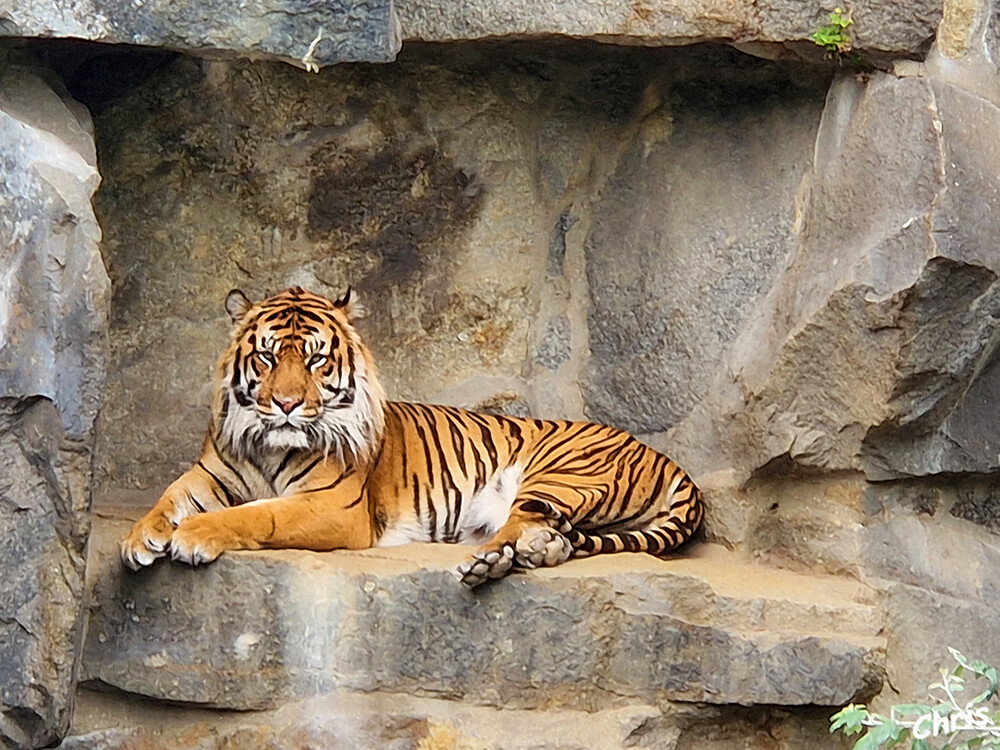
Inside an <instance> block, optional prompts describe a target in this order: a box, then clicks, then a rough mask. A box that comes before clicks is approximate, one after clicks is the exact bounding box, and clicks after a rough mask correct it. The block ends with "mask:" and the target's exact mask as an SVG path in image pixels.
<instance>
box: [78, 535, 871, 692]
mask: <svg viewBox="0 0 1000 750" xmlns="http://www.w3.org/2000/svg"><path fill="white" fill-rule="evenodd" d="M127 526H128V522H127V521H125V520H122V521H115V522H103V523H102V524H101V525H100V527H99V528H98V530H97V531H96V532H95V535H94V537H92V540H91V554H92V555H93V558H92V564H91V568H92V571H93V575H92V577H91V586H92V590H93V602H94V605H93V608H92V611H91V619H90V626H89V629H88V639H87V645H86V647H85V650H84V658H83V676H84V678H85V679H87V680H91V681H96V682H98V683H104V684H106V685H109V686H113V687H116V688H119V689H122V690H126V691H128V692H132V693H137V694H140V695H146V696H150V697H154V698H159V699H166V700H172V701H183V702H186V703H198V704H204V705H208V706H217V707H230V708H262V707H273V706H276V705H279V704H280V703H281V702H283V701H287V700H290V699H297V698H301V697H306V696H309V695H312V694H316V693H323V692H327V691H330V690H335V689H351V690H364V691H372V690H387V691H391V692H402V693H408V694H415V695H425V696H448V697H451V698H453V699H460V700H463V701H467V702H470V703H476V704H483V705H493V706H503V707H507V708H517V707H521V708H532V707H542V706H563V707H566V708H574V709H582V710H598V709H599V708H602V707H606V706H608V705H615V704H617V703H618V702H620V701H622V700H625V701H628V702H650V701H652V702H657V701H662V700H685V701H699V702H707V703H719V704H727V703H738V704H744V705H749V704H783V705H810V704H818V705H838V704H840V703H843V702H844V701H846V700H849V699H851V698H853V697H856V696H858V695H863V694H868V693H871V692H873V691H876V690H877V689H878V686H879V684H880V679H881V678H880V677H879V670H880V667H879V663H880V660H881V656H880V645H879V644H880V639H879V637H878V636H877V632H878V630H879V627H880V623H879V620H878V616H877V615H876V614H875V613H874V612H873V610H872V609H871V600H870V598H869V593H868V591H867V589H866V588H865V587H864V586H861V585H859V584H857V583H854V582H851V581H849V580H846V579H834V578H813V577H810V576H803V575H799V574H795V573H789V572H781V571H775V570H773V569H766V568H759V567H755V566H752V565H747V564H744V563H740V562H738V560H737V559H736V558H735V556H733V555H732V554H731V553H727V552H725V551H723V550H721V549H719V548H717V547H712V546H710V545H701V546H698V547H696V548H692V550H691V551H690V553H689V555H688V556H685V557H680V558H677V559H673V560H669V561H663V560H657V559H655V558H652V557H650V556H647V555H628V554H626V555H618V556H608V557H604V558H594V559H591V560H581V561H574V562H571V563H567V564H565V565H562V566H559V567H556V568H551V569H544V570H539V571H532V572H530V573H528V574H525V575H515V576H511V577H509V578H507V579H505V580H503V581H501V582H499V583H497V584H495V585H491V586H488V587H486V588H484V589H481V590H477V591H476V592H470V591H469V590H467V589H464V588H463V587H461V586H460V585H459V584H458V582H457V581H456V580H455V579H454V578H453V576H452V574H451V570H452V569H453V568H454V567H455V566H456V565H457V564H458V563H459V562H460V561H461V560H462V559H464V557H465V556H466V555H468V549H467V548H462V547H458V546H450V545H409V546H406V547H401V548H389V549H375V550H369V551H364V552H360V553H347V552H334V553H329V554H315V553H306V552H295V551H285V552H271V553H233V554H226V555H224V556H223V557H222V558H221V559H220V560H219V561H217V562H216V563H215V564H213V565H211V566H209V567H206V568H203V569H191V568H188V567H186V566H182V565H175V564H169V563H164V564H162V565H157V566H154V568H153V569H151V570H147V571H143V572H141V573H139V574H133V573H131V572H126V571H125V570H124V569H123V568H122V566H121V563H120V561H119V560H118V559H117V556H116V555H114V554H113V553H114V551H115V545H116V544H117V542H118V541H119V539H120V536H121V534H123V533H124V532H125V530H126V529H127ZM205 623H212V626H211V627H210V628H207V629H206V627H205ZM556 633H557V634H558V637H555V636H554V634H556Z"/></svg>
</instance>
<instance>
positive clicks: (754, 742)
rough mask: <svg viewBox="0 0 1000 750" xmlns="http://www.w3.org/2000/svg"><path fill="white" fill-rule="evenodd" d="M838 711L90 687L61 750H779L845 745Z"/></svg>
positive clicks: (79, 697)
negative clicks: (200, 696) (148, 698)
mask: <svg viewBox="0 0 1000 750" xmlns="http://www.w3.org/2000/svg"><path fill="white" fill-rule="evenodd" d="M829 715H830V709H824V708H815V707H806V708H800V709H793V710H789V709H781V708H773V707H761V708H756V707H755V708H749V709H740V708H733V707H725V708H723V707H719V706H707V705H702V706H695V705H691V704H669V705H662V706H653V705H648V704H633V705H628V706H621V707H618V708H607V709H603V710H599V711H592V712H591V711H574V710H571V709H560V708H549V709H540V710H530V711H527V710H520V709H509V708H508V709H505V708H499V709H498V708H493V707H489V706H472V705H468V704H463V703H458V702H455V701H450V700H442V699H437V698H416V697H413V696H408V695H400V694H398V693H395V694H393V693H378V692H376V693H366V694H360V693H350V692H344V691H338V692H336V693H332V694H330V695H325V696H321V697H317V698H310V699H306V700H302V701H296V702H293V703H289V704H287V705H285V706H282V707H281V708H279V709H277V710H274V711H260V712H249V713H248V712H233V711H221V710H210V709H202V708H192V707H189V706H177V705H164V704H151V703H147V702H142V701H136V700H135V699H134V696H128V695H124V694H120V693H98V692H94V691H89V690H81V691H80V692H79V694H78V695H77V700H76V713H75V715H74V725H73V730H72V734H71V736H70V737H68V738H67V739H66V740H65V741H64V742H63V743H62V744H61V745H60V746H59V748H60V750H135V749H136V748H142V750H187V749H188V748H190V749H191V750H259V749H260V748H265V747H266V748H267V749H268V750H301V749H302V748H304V747H309V748H322V750H357V749H358V748H378V749H379V750H413V748H424V749H425V750H591V748H601V749H602V750H615V749H617V748H626V747H628V748H651V749H655V750H686V749H690V748H698V750H738V749H741V748H745V747H747V746H748V743H749V746H751V747H758V746H760V747H769V748H774V749H775V750H800V749H801V748H805V747H808V748H814V749H815V750H819V749H820V748H841V747H847V744H846V743H841V742H840V741H838V740H839V738H837V737H835V736H831V735H830V733H829V730H828V726H829Z"/></svg>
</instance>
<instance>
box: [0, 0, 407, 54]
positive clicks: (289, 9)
mask: <svg viewBox="0 0 1000 750" xmlns="http://www.w3.org/2000/svg"><path fill="white" fill-rule="evenodd" d="M0 35H2V36H23V37H36V36H37V37H72V38H77V39H89V40H92V41H95V42H111V43H116V44H137V45H143V46H150V47H166V48H168V49H176V50H186V51H189V52H193V53H196V54H211V53H215V54H219V53H223V54H224V53H228V54H229V55H232V56H239V57H258V58H259V57H271V58H278V59H282V60H286V61H288V62H293V63H296V64H298V65H303V66H306V67H311V66H315V67H316V69H318V68H320V67H323V66H325V65H332V64H334V63H338V62H345V61H368V62H389V61H391V60H393V59H394V58H395V57H396V53H397V52H398V51H399V45H400V38H399V24H398V22H397V20H396V17H395V14H394V13H393V10H392V2H391V0H357V1H356V2H355V1H352V2H346V1H345V2H324V3H315V2H287V3H286V2H270V1H269V0H252V1H251V2H244V3H240V4H238V5H234V4H233V3H229V2H204V1H203V0H198V1H197V2H173V1H172V0H153V2H146V3H128V2H117V0H85V2H68V1H67V2H56V3H51V2H43V1H40V0H28V2H5V3H0Z"/></svg>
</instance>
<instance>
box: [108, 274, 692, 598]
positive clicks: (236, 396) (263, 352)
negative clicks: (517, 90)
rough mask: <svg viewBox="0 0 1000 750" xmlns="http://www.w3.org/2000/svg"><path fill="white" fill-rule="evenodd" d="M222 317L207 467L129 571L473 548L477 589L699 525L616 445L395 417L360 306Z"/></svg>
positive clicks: (670, 539) (298, 292) (554, 432)
mask: <svg viewBox="0 0 1000 750" xmlns="http://www.w3.org/2000/svg"><path fill="white" fill-rule="evenodd" d="M226 310H227V311H228V312H229V315H230V316H231V317H232V319H233V322H234V323H235V330H234V333H233V338H232V341H231V342H230V343H229V346H228V347H227V348H226V350H225V352H223V354H222V356H221V358H220V359H219V363H218V366H217V370H216V386H215V394H214V399H213V402H212V418H211V422H210V423H209V428H208V434H207V435H206V436H205V442H204V445H203V447H202V450H201V456H200V458H199V459H198V461H197V463H195V465H194V466H193V467H192V468H191V469H190V470H189V471H187V472H186V473H184V474H183V475H182V476H181V477H180V478H179V479H177V480H176V481H175V482H174V483H173V484H171V485H170V486H169V487H168V488H167V490H166V491H165V492H164V493H163V496H162V497H161V498H160V499H159V501H158V502H157V503H156V505H155V506H154V507H153V509H152V510H150V511H149V512H148V513H147V514H146V516H145V517H144V518H142V519H141V520H140V521H139V522H138V523H136V525H135V527H134V528H133V529H132V531H131V533H129V535H128V537H127V538H126V539H125V540H124V542H123V543H122V547H121V555H122V559H123V561H124V562H125V563H126V564H127V565H128V566H130V567H131V568H133V569H138V568H140V567H142V566H145V565H150V564H152V563H153V562H154V561H155V560H156V559H157V558H160V557H163V556H165V555H166V554H168V553H169V554H170V556H171V557H172V558H173V559H174V560H180V561H183V562H185V563H190V564H193V565H196V564H199V563H207V562H210V561H212V560H215V559H216V558H217V557H218V556H219V555H220V554H222V553H223V552H225V551H226V550H241V549H242V550H247V549H249V550H253V549H261V548H270V549H274V548H299V549H310V550H332V549H365V548H368V547H374V546H389V545H397V544H405V543H407V542H428V541H429V542H462V543H467V544H476V545H479V546H478V549H477V550H476V551H475V552H473V553H472V555H471V557H470V558H469V559H468V560H467V561H466V562H464V563H462V564H461V565H460V566H459V567H458V569H457V570H456V575H457V577H458V578H459V579H460V580H461V581H462V582H463V583H465V584H466V585H468V586H477V585H479V584H481V583H483V582H484V581H487V580H489V579H492V578H501V577H503V576H505V575H506V574H507V573H508V572H510V571H511V570H512V569H513V568H518V567H519V568H535V567H538V566H542V565H545V566H551V565H558V564H560V563H562V562H565V561H566V560H567V559H569V558H570V557H586V556H588V555H593V554H597V553H604V552H622V551H629V552H640V551H641V552H650V553H652V554H654V555H658V554H662V553H664V552H667V551H669V550H673V549H674V548H676V547H678V546H679V545H681V544H683V543H684V542H686V541H687V540H688V539H690V537H691V535H692V534H693V533H694V532H695V530H696V529H697V528H698V524H699V523H700V522H701V518H702V514H703V506H702V503H701V498H700V494H699V491H698V488H697V487H696V486H695V484H694V482H693V481H692V480H691V478H690V477H689V476H688V475H687V474H685V473H684V472H683V471H682V470H681V469H680V468H678V466H677V465H676V464H675V463H674V462H673V461H671V460H670V459H668V458H666V457H665V456H663V455H661V454H659V453H657V452H656V451H654V450H652V449H650V448H648V447H646V446H645V445H643V444H642V443H640V442H639V441H638V440H636V439H635V438H633V437H632V436H631V435H628V434H627V433H624V432H622V431H620V430H617V429H614V428H612V427H602V426H600V425H596V424H588V423H585V422H568V421H550V420H539V419H518V418H514V417H505V416H493V415H487V414H477V413H475V412H471V411H465V410H463V409H457V408H453V407H450V406H438V405H429V404H411V403H403V402H399V401H387V400H386V398H385V395H384V393H383V391H382V386H381V385H380V384H379V380H378V377H377V375H376V372H375V365H374V363H373V362H372V357H371V354H370V353H369V351H368V349H367V348H366V347H365V345H364V344H363V343H362V342H361V339H360V337H359V336H358V333H357V331H356V330H355V328H354V325H353V321H354V319H355V317H356V316H357V314H358V311H359V309H358V305H357V301H356V299H355V296H354V294H353V293H352V292H351V290H350V289H348V291H347V293H346V294H344V295H343V296H342V297H341V298H340V299H338V300H336V301H335V302H333V301H330V300H328V299H325V298H323V297H320V296H317V295H315V294H311V293H309V292H306V291H304V290H302V289H300V288H298V287H293V288H291V289H287V290H285V291H283V292H281V293H280V294H277V295H275V296H273V297H270V298H268V299H265V300H264V301H263V302H259V303H257V304H253V303H251V302H250V300H248V299H247V297H246V296H245V295H244V294H243V293H242V292H240V291H238V290H233V291H232V292H230V293H229V296H228V297H227V298H226Z"/></svg>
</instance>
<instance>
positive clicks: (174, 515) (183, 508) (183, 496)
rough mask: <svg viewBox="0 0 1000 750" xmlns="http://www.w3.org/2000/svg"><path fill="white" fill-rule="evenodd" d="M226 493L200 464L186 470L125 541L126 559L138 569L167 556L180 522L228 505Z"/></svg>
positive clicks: (124, 552) (122, 551)
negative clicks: (188, 517)
mask: <svg viewBox="0 0 1000 750" xmlns="http://www.w3.org/2000/svg"><path fill="white" fill-rule="evenodd" d="M226 492H227V490H225V488H224V487H222V486H220V485H219V484H218V481H217V480H216V478H215V477H213V476H212V475H210V474H209V473H208V471H207V469H205V468H204V467H203V466H201V465H200V464H197V465H195V466H194V467H192V468H191V469H190V470H188V471H186V472H185V473H184V474H182V475H181V476H180V477H179V478H178V479H177V480H176V481H174V482H173V484H171V485H170V486H169V487H167V489H166V491H165V492H164V493H163V495H161V496H160V499H159V500H158V501H157V502H156V505H154V506H153V508H152V509H151V510H150V511H149V512H148V513H146V515H145V516H143V517H142V518H141V519H140V520H139V521H138V522H137V523H136V524H135V526H133V527H132V530H131V531H130V532H129V534H128V536H127V537H125V540H124V541H123V542H122V544H121V558H122V562H124V563H125V564H126V565H127V566H129V567H130V568H132V570H138V569H139V568H141V567H145V566H147V565H152V564H153V563H154V562H155V561H156V560H157V559H159V558H161V557H164V556H165V555H166V554H167V550H168V549H169V548H170V540H171V538H172V537H173V535H174V529H176V528H177V526H178V524H180V522H181V521H182V520H183V519H184V518H186V517H187V516H191V515H194V514H196V513H205V512H208V511H215V510H219V509H221V508H225V507H226Z"/></svg>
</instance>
